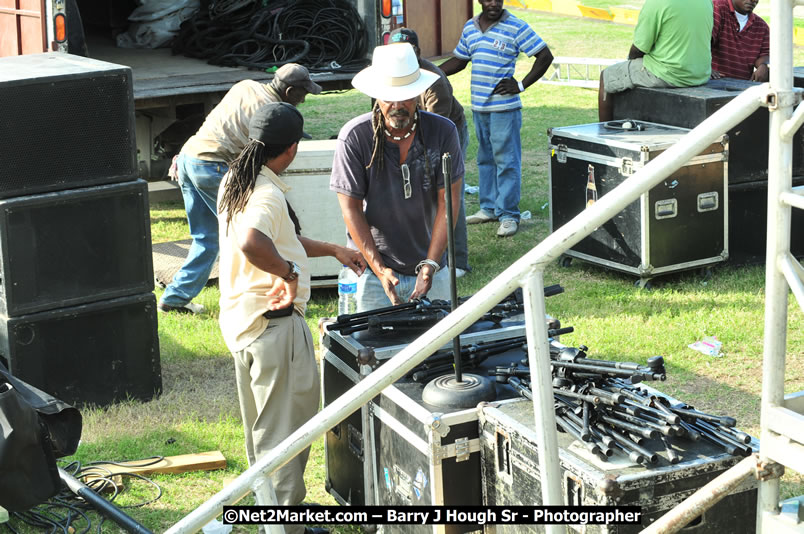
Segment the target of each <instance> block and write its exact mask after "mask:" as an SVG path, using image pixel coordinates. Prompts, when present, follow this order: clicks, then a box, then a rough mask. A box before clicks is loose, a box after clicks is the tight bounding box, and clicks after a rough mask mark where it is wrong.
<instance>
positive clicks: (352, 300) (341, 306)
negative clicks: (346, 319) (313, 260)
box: [338, 265, 357, 315]
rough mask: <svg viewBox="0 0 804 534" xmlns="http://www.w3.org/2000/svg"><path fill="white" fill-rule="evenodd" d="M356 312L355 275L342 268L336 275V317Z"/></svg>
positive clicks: (349, 270)
mask: <svg viewBox="0 0 804 534" xmlns="http://www.w3.org/2000/svg"><path fill="white" fill-rule="evenodd" d="M356 312H357V274H355V272H354V271H353V270H352V269H350V268H349V267H347V266H346V265H344V266H343V269H341V272H340V273H339V274H338V315H347V314H352V313H356Z"/></svg>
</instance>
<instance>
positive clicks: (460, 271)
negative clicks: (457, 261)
mask: <svg viewBox="0 0 804 534" xmlns="http://www.w3.org/2000/svg"><path fill="white" fill-rule="evenodd" d="M465 274H466V271H464V270H463V269H461V268H460V267H455V278H460V277H461V276H463V275H465Z"/></svg>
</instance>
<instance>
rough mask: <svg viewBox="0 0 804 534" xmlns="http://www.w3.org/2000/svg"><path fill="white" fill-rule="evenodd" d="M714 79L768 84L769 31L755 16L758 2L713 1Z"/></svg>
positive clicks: (739, 0)
mask: <svg viewBox="0 0 804 534" xmlns="http://www.w3.org/2000/svg"><path fill="white" fill-rule="evenodd" d="M713 4H714V13H713V15H714V25H713V26H712V78H714V79H717V78H722V77H723V76H728V77H729V78H738V79H741V80H752V81H756V82H767V81H768V78H769V73H768V63H769V61H770V29H769V28H768V24H767V23H766V22H765V21H764V20H762V19H761V18H760V17H759V16H757V15H756V14H755V13H754V8H755V7H756V5H757V0H714V2H713Z"/></svg>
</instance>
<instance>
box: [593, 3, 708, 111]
mask: <svg viewBox="0 0 804 534" xmlns="http://www.w3.org/2000/svg"><path fill="white" fill-rule="evenodd" d="M711 38H712V2H711V0H646V2H645V4H644V5H643V7H642V10H641V11H640V12H639V19H638V20H637V25H636V29H635V30H634V43H633V44H632V45H631V50H630V52H629V53H628V61H623V62H622V63H617V64H615V65H612V66H611V67H608V68H607V69H605V70H604V71H603V72H602V73H601V74H600V91H599V92H598V99H597V103H598V117H599V120H600V122H605V121H610V120H611V119H612V118H613V110H614V97H613V95H614V93H621V92H623V91H626V90H628V89H632V88H634V87H691V86H694V85H702V84H704V83H706V81H707V80H708V79H709V75H710V72H711V65H712V53H711V50H710V41H711Z"/></svg>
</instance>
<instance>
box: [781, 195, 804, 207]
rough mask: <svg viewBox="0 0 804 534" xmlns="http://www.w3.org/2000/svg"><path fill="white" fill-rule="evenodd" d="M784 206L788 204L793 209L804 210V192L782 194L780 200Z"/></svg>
mask: <svg viewBox="0 0 804 534" xmlns="http://www.w3.org/2000/svg"><path fill="white" fill-rule="evenodd" d="M779 199H780V200H781V201H782V203H783V204H787V205H788V206H791V207H793V208H798V209H800V210H804V191H802V192H801V193H799V194H796V193H782V195H781V197H780V198H779Z"/></svg>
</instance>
